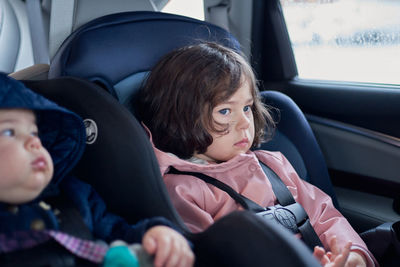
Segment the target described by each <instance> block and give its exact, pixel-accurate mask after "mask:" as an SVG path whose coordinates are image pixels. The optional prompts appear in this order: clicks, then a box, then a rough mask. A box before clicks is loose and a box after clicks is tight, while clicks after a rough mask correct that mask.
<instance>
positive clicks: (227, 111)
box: [218, 108, 230, 115]
mask: <svg viewBox="0 0 400 267" xmlns="http://www.w3.org/2000/svg"><path fill="white" fill-rule="evenodd" d="M218 112H219V113H221V114H222V115H228V114H229V113H230V110H229V109H228V108H224V109H221V110H219V111H218Z"/></svg>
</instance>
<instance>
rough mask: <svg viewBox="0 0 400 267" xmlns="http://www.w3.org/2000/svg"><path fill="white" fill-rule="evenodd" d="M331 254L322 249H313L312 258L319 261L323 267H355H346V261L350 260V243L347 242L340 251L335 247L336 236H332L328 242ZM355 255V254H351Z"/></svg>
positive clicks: (347, 266) (348, 266)
mask: <svg viewBox="0 0 400 267" xmlns="http://www.w3.org/2000/svg"><path fill="white" fill-rule="evenodd" d="M329 245H330V247H331V252H326V251H325V249H324V248H321V247H315V248H314V256H315V257H316V258H317V259H318V260H319V262H320V263H321V265H322V266H324V267H350V266H356V265H348V264H347V262H348V259H349V258H350V257H349V255H350V254H351V253H350V247H351V242H348V243H347V244H346V245H345V246H344V248H343V249H340V248H339V247H338V245H337V240H336V236H334V237H333V238H332V240H331V242H330V244H329ZM352 253H355V252H352Z"/></svg>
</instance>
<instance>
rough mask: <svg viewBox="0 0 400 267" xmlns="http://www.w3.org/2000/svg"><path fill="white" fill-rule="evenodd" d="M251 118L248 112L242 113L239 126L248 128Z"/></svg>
mask: <svg viewBox="0 0 400 267" xmlns="http://www.w3.org/2000/svg"><path fill="white" fill-rule="evenodd" d="M250 123H251V122H250V118H249V117H248V116H247V114H246V113H244V112H243V113H241V114H240V115H239V118H238V123H237V127H238V128H239V129H247V128H249V126H250Z"/></svg>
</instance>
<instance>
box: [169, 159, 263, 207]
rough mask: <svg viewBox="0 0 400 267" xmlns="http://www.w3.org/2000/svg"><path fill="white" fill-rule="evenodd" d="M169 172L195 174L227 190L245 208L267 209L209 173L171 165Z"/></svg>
mask: <svg viewBox="0 0 400 267" xmlns="http://www.w3.org/2000/svg"><path fill="white" fill-rule="evenodd" d="M168 173H172V174H185V175H191V176H195V177H197V178H199V179H200V180H203V181H204V182H206V183H208V184H212V185H214V186H215V187H217V188H219V189H221V190H222V191H225V192H226V193H228V195H229V196H230V197H231V198H233V199H234V200H235V201H236V202H237V203H239V204H240V205H241V206H242V207H243V208H245V209H246V210H250V211H253V212H260V211H265V208H263V207H261V206H260V205H258V204H257V203H255V202H254V201H252V200H250V199H248V198H247V197H245V196H243V195H241V194H239V193H238V192H236V191H235V190H233V188H232V187H230V186H229V185H227V184H225V183H223V182H221V181H219V180H217V179H215V178H213V177H211V176H208V175H205V174H204V173H200V172H186V171H185V172H184V171H180V170H177V169H175V168H174V167H172V166H170V169H169V172H168Z"/></svg>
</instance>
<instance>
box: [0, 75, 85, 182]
mask: <svg viewBox="0 0 400 267" xmlns="http://www.w3.org/2000/svg"><path fill="white" fill-rule="evenodd" d="M0 108H1V109H14V108H17V109H29V110H32V111H33V112H34V113H35V114H36V117H37V118H36V119H37V125H38V129H39V137H40V139H41V141H42V143H43V146H44V147H45V148H46V149H47V150H48V151H49V153H50V155H51V157H52V159H53V162H54V177H53V179H52V181H51V184H50V187H51V185H57V184H58V183H59V181H60V180H61V179H62V178H63V177H64V176H65V175H66V174H67V173H68V172H69V171H70V170H71V169H72V168H73V167H74V166H75V165H76V163H77V162H78V160H79V159H80V157H81V156H82V153H83V151H84V147H85V138H86V132H85V127H84V125H83V122H82V119H81V118H80V117H79V116H78V115H77V114H75V113H73V112H71V111H69V110H67V109H65V108H63V107H60V106H59V105H57V104H56V103H54V102H52V101H50V100H48V99H46V98H44V97H42V96H41V95H38V94H36V93H34V92H33V91H32V90H30V89H28V88H26V87H25V85H24V84H23V83H22V82H20V81H17V80H15V79H13V78H11V77H8V76H7V75H6V74H4V73H0Z"/></svg>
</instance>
